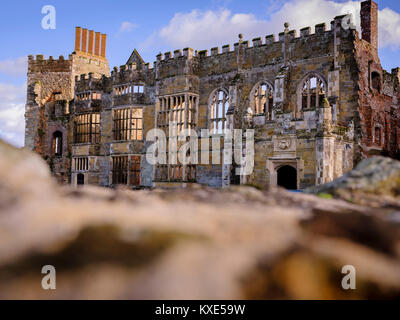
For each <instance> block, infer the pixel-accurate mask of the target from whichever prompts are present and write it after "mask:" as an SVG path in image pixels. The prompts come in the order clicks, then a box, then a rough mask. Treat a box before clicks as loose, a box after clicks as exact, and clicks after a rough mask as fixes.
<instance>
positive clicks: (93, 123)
mask: <svg viewBox="0 0 400 320" xmlns="http://www.w3.org/2000/svg"><path fill="white" fill-rule="evenodd" d="M74 141H75V143H99V142H100V113H87V114H82V115H78V116H76V118H75V122H74Z"/></svg>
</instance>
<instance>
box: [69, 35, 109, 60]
mask: <svg viewBox="0 0 400 320" xmlns="http://www.w3.org/2000/svg"><path fill="white" fill-rule="evenodd" d="M106 46H107V35H106V34H102V33H101V32H95V31H93V30H88V29H82V28H81V27H76V32H75V52H77V53H78V52H81V53H86V54H90V55H94V56H97V57H102V58H104V59H106Z"/></svg>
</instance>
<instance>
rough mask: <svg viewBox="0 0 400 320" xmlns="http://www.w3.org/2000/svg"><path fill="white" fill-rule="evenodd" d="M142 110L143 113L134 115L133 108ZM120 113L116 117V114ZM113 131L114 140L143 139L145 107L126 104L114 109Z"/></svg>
mask: <svg viewBox="0 0 400 320" xmlns="http://www.w3.org/2000/svg"><path fill="white" fill-rule="evenodd" d="M134 109H135V110H140V111H141V115H139V116H137V117H134V111H133V110H134ZM117 114H118V115H119V117H118V118H116V115H117ZM112 122H113V123H112V131H113V140H114V141H143V127H144V118H143V107H141V106H124V107H119V108H114V109H113V110H112Z"/></svg>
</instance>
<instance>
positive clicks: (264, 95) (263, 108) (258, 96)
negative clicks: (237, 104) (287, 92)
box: [252, 82, 274, 119]
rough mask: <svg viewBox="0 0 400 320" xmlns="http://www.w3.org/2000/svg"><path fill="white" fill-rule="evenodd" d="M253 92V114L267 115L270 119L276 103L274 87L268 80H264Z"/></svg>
mask: <svg viewBox="0 0 400 320" xmlns="http://www.w3.org/2000/svg"><path fill="white" fill-rule="evenodd" d="M253 92H254V93H253V105H252V110H253V115H266V117H267V119H270V118H271V111H272V106H273V103H274V89H273V87H272V86H271V85H270V84H269V83H267V82H262V83H260V84H258V85H257V86H256V87H255V89H254V91H253Z"/></svg>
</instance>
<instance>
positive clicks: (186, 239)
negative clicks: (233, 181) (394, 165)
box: [0, 142, 400, 299]
mask: <svg viewBox="0 0 400 320" xmlns="http://www.w3.org/2000/svg"><path fill="white" fill-rule="evenodd" d="M0 190H1V192H0V287H1V290H0V298H1V299H11V298H20V299H32V298H35V299H36V298H38V299H104V298H111V299H117V298H118V299H250V298H251V299H264V298H265V299H337V298H340V299H355V298H360V299H366V298H399V297H400V262H399V261H400V260H399V259H400V226H399V223H398V222H397V223H396V215H397V217H398V215H399V212H400V206H399V207H397V208H394V207H391V208H375V209H371V208H367V207H362V206H358V205H354V204H349V203H347V202H344V201H341V200H332V199H321V198H318V197H316V196H312V195H303V194H295V193H289V192H286V191H284V190H281V189H271V190H269V191H259V190H256V189H253V188H250V187H233V188H229V189H225V190H221V191H218V192H216V191H215V190H210V189H207V188H200V187H195V188H193V189H190V190H189V189H187V190H179V191H172V190H170V191H161V190H156V191H131V190H126V189H118V190H110V189H102V188H98V187H90V186H87V187H84V188H78V189H72V188H70V187H62V186H58V185H57V183H56V182H55V181H53V180H52V178H50V174H49V172H48V170H47V165H46V164H45V162H43V161H42V160H40V157H39V156H37V155H34V154H31V153H29V152H26V151H21V150H16V149H14V148H12V147H10V146H8V145H6V144H4V143H2V142H0ZM396 212H397V213H396ZM44 265H53V266H55V268H56V270H57V289H56V290H54V291H44V290H42V289H41V280H42V277H43V275H42V274H41V268H42V267H43V266H44ZM344 265H353V266H354V267H356V270H357V283H356V284H357V289H356V290H350V291H344V290H343V289H342V287H341V281H342V277H343V276H344V275H342V274H341V270H342V267H343V266H344Z"/></svg>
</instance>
